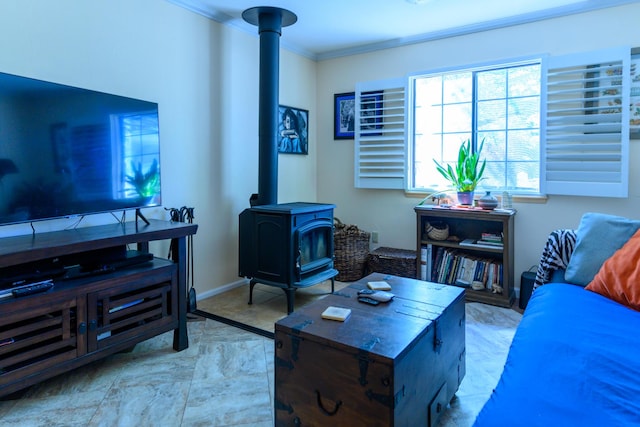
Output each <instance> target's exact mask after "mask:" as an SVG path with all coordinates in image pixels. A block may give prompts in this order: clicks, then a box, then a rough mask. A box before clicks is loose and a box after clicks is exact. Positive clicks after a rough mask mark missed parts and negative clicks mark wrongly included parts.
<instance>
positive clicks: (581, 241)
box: [564, 212, 640, 286]
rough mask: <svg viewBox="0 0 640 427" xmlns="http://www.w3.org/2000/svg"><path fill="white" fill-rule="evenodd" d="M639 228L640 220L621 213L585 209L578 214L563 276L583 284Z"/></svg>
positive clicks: (591, 277) (588, 280)
mask: <svg viewBox="0 0 640 427" xmlns="http://www.w3.org/2000/svg"><path fill="white" fill-rule="evenodd" d="M638 229H640V221H634V220H631V219H629V218H624V217H621V216H615V215H607V214H601V213H593V212H589V213H586V214H584V215H583V216H582V219H581V220H580V226H579V227H578V231H577V233H576V234H577V238H576V246H575V249H574V250H573V253H572V254H571V259H570V260H569V265H567V271H566V272H565V274H564V278H565V280H566V281H567V282H569V283H574V284H576V285H580V286H587V285H588V284H589V283H590V282H591V281H592V280H593V278H594V276H595V275H596V274H597V273H598V271H599V270H600V267H602V264H603V263H604V262H605V261H606V260H607V259H608V258H609V257H611V256H612V255H613V254H614V253H615V252H616V251H617V250H618V249H620V248H621V247H622V246H623V245H624V244H625V243H626V242H627V240H629V239H630V238H631V236H633V235H634V234H635V232H636V231H638Z"/></svg>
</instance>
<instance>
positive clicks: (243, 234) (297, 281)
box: [239, 6, 338, 313]
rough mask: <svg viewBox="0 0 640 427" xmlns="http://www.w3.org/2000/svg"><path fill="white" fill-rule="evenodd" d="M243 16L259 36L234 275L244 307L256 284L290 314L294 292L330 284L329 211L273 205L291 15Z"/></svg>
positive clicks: (258, 12)
mask: <svg viewBox="0 0 640 427" xmlns="http://www.w3.org/2000/svg"><path fill="white" fill-rule="evenodd" d="M242 17H243V18H244V20H245V21H247V22H249V23H250V24H253V25H257V26H258V32H259V33H260V87H259V92H260V93H259V95H260V105H259V107H260V112H259V113H260V114H259V123H258V125H259V126H258V127H259V141H258V142H259V151H260V156H259V159H258V160H259V164H258V194H253V195H252V196H251V198H250V199H249V202H250V205H251V208H249V209H245V210H244V211H243V212H242V213H241V214H240V228H239V234H240V242H239V246H240V251H239V252H240V253H239V274H240V276H242V277H247V278H249V279H250V290H249V304H251V303H252V301H253V288H254V286H255V285H256V284H257V283H263V284H266V285H270V286H277V287H279V288H282V289H283V290H284V291H285V293H286V295H287V312H288V313H291V312H293V299H294V292H295V290H296V289H297V288H302V287H306V286H311V285H315V284H318V283H320V282H324V281H325V280H329V279H330V280H331V292H333V291H334V277H335V276H336V275H337V274H338V271H337V270H335V269H334V268H333V209H334V208H335V205H327V204H320V203H304V202H297V203H283V204H278V203H277V200H278V197H277V196H278V195H277V192H278V182H277V178H278V146H277V128H278V104H279V97H278V91H279V85H278V79H279V50H278V49H279V38H280V34H281V30H282V27H283V26H288V25H292V24H294V23H295V22H296V20H297V17H296V15H295V14H294V13H292V12H290V11H288V10H285V9H281V8H277V7H268V6H260V7H254V8H251V9H247V10H245V11H244V12H243V13H242Z"/></svg>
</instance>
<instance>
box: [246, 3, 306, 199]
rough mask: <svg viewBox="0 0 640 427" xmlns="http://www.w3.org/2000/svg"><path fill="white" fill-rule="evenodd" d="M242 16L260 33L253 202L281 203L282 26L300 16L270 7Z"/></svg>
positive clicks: (249, 10)
mask: <svg viewBox="0 0 640 427" xmlns="http://www.w3.org/2000/svg"><path fill="white" fill-rule="evenodd" d="M242 18H243V19H244V20H245V21H246V22H248V23H250V24H252V25H257V26H258V33H259V34H260V86H259V96H260V100H259V123H258V132H259V160H258V163H259V164H258V196H257V200H254V198H253V197H252V199H251V203H252V205H254V204H255V205H270V204H276V203H278V135H277V133H278V106H279V89H280V86H279V78H280V75H279V73H280V69H279V65H280V64H279V63H280V50H279V49H280V40H279V39H280V34H281V32H282V27H287V26H289V25H292V24H294V23H295V22H296V21H297V20H298V18H297V17H296V15H295V14H294V13H292V12H290V11H288V10H286V9H281V8H278V7H267V6H260V7H253V8H251V9H247V10H245V11H244V12H242ZM254 196H255V195H254Z"/></svg>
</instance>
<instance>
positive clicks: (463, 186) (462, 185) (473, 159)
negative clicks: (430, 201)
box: [433, 139, 486, 205]
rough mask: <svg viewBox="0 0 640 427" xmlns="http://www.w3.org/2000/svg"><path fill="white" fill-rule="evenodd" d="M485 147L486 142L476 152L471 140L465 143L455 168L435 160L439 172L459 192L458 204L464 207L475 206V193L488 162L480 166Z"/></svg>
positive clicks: (459, 151) (460, 150)
mask: <svg viewBox="0 0 640 427" xmlns="http://www.w3.org/2000/svg"><path fill="white" fill-rule="evenodd" d="M483 146H484V140H482V142H481V143H480V146H479V147H478V150H477V151H475V152H474V151H473V150H472V147H471V140H470V139H468V140H466V141H463V142H462V144H460V149H459V150H458V161H457V163H456V164H455V168H453V167H451V165H446V168H445V166H443V165H441V164H440V163H438V161H437V160H436V159H433V161H434V162H435V164H436V169H437V170H438V172H440V174H441V175H442V176H443V177H445V178H446V179H447V180H448V181H449V182H450V183H451V185H452V187H453V188H454V189H455V190H456V191H457V192H458V202H460V204H462V205H472V204H473V192H474V191H475V189H476V186H477V185H478V183H479V182H480V180H482V175H483V174H484V168H485V166H486V160H482V163H481V164H480V153H481V152H482V147H483Z"/></svg>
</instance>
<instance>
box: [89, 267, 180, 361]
mask: <svg viewBox="0 0 640 427" xmlns="http://www.w3.org/2000/svg"><path fill="white" fill-rule="evenodd" d="M177 291H178V285H177V273H176V267H175V265H169V266H166V267H164V268H161V269H157V270H151V271H148V272H145V273H142V274H138V275H136V276H133V277H132V276H128V277H126V280H123V281H122V283H120V284H119V283H114V282H110V283H108V285H105V287H104V289H102V290H100V291H96V292H91V293H89V294H88V295H87V311H88V316H87V317H88V329H89V331H88V336H87V341H88V349H89V352H93V351H97V350H101V349H104V348H107V347H110V346H113V345H118V346H120V347H123V348H124V347H126V346H127V345H134V344H135V343H137V342H139V341H142V340H145V339H147V338H151V337H153V336H155V335H158V334H159V333H163V332H166V331H170V330H172V329H175V328H177V327H178V294H177Z"/></svg>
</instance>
